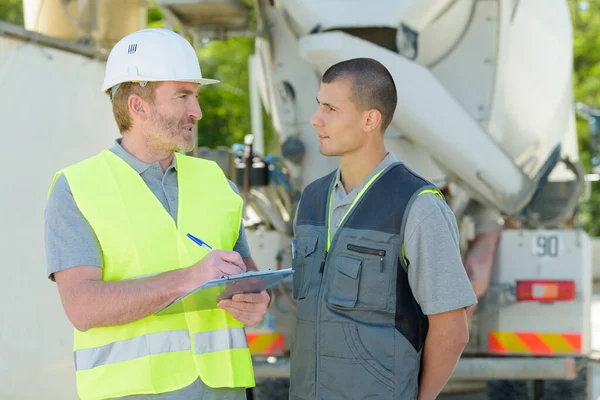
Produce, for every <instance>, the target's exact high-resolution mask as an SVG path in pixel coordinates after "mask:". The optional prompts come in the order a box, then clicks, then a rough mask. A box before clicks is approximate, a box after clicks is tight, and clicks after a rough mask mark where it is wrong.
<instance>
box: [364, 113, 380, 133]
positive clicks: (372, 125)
mask: <svg viewBox="0 0 600 400" xmlns="http://www.w3.org/2000/svg"><path fill="white" fill-rule="evenodd" d="M379 126H381V113H380V112H379V111H378V110H376V109H372V110H369V111H366V119H365V124H364V127H363V129H364V130H365V132H372V131H375V130H377V129H378V128H379Z"/></svg>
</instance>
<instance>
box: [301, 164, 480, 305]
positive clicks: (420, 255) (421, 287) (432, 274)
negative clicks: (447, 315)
mask: <svg viewBox="0 0 600 400" xmlns="http://www.w3.org/2000/svg"><path fill="white" fill-rule="evenodd" d="M395 162H398V160H397V159H396V157H395V156H394V154H392V153H388V154H387V155H386V157H385V158H384V159H383V160H382V161H381V163H380V164H379V165H378V166H377V167H376V168H375V169H374V170H373V172H372V173H371V174H370V175H369V176H367V178H366V179H365V180H364V181H363V183H362V184H361V185H360V186H358V187H357V188H355V189H354V190H352V191H351V192H350V193H346V190H345V189H344V185H343V183H342V181H341V176H340V170H339V168H338V170H337V174H336V179H335V182H334V188H333V195H332V204H331V207H332V213H331V238H332V239H333V237H334V235H335V233H336V232H337V229H338V227H339V226H340V221H341V220H342V218H343V216H344V215H345V214H346V212H347V211H348V209H349V208H350V206H351V205H352V202H353V201H354V200H355V199H356V196H357V195H358V193H359V192H360V191H361V190H362V189H363V188H364V186H365V185H366V183H367V182H369V181H370V180H371V178H373V177H374V176H375V175H376V174H377V173H379V172H380V171H382V170H383V169H385V168H387V167H389V166H390V165H391V164H393V163H395ZM367 190H368V189H367ZM295 222H296V221H294V231H295V227H296V223H295ZM404 250H405V255H406V258H407V259H408V260H409V261H410V268H409V269H408V283H409V285H410V287H411V290H412V293H413V296H414V297H415V299H416V300H417V302H418V303H419V305H420V306H421V310H422V311H423V313H424V314H425V315H430V314H438V313H442V312H446V311H451V310H455V309H458V308H464V307H469V306H472V305H474V304H477V297H476V296H475V292H474V291H473V287H472V286H471V282H470V281H469V278H468V277H467V273H466V271H465V268H464V266H463V263H462V258H461V255H460V249H459V240H458V227H457V224H456V217H455V216H454V213H453V212H452V210H451V209H450V207H448V204H446V202H445V201H444V200H443V199H441V198H440V197H439V196H437V195H435V194H433V193H431V194H430V193H425V194H423V195H421V196H418V197H417V199H416V200H415V201H414V203H413V204H412V206H411V208H410V210H409V212H408V216H407V220H406V227H405V233H404Z"/></svg>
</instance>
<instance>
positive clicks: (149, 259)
mask: <svg viewBox="0 0 600 400" xmlns="http://www.w3.org/2000/svg"><path fill="white" fill-rule="evenodd" d="M175 157H176V169H177V182H178V191H179V207H178V216H177V221H174V220H173V218H172V217H171V216H170V215H169V213H168V212H167V210H165V208H164V206H162V204H161V203H160V201H158V200H157V199H156V197H155V196H154V194H153V193H152V192H151V191H150V190H149V188H148V186H147V185H146V184H145V182H144V181H143V179H142V178H141V177H140V175H139V174H138V173H136V172H135V171H134V170H133V169H132V168H131V167H130V166H129V165H128V164H127V163H125V162H124V161H123V160H122V159H121V158H119V157H118V156H116V155H115V154H114V153H112V152H109V151H104V152H102V153H100V154H99V155H97V156H95V157H92V158H90V159H88V160H85V161H83V162H81V163H79V164H76V165H74V166H71V167H68V168H66V169H65V170H64V171H62V172H63V173H64V175H65V178H66V179H67V181H68V183H69V186H70V188H71V192H72V193H73V198H74V200H75V202H76V204H77V206H78V208H79V210H80V211H81V213H82V214H83V216H84V217H85V219H86V220H87V221H88V222H89V224H90V226H91V227H92V229H93V230H94V233H95V234H96V237H97V239H98V243H99V244H100V247H101V249H102V258H103V268H102V275H103V276H102V277H103V280H104V281H119V280H130V279H136V278H140V277H144V276H151V275H155V274H160V273H164V272H168V271H170V270H175V269H179V268H185V267H189V266H190V265H193V264H195V263H197V262H198V261H200V260H201V259H202V258H203V257H205V256H206V255H207V254H208V251H207V250H205V249H203V248H201V247H200V246H197V245H196V244H195V243H193V242H192V241H190V240H189V239H188V238H187V237H186V234H187V233H192V234H193V235H195V236H197V237H200V238H202V240H204V241H205V242H207V243H210V245H211V246H212V247H213V248H214V249H222V250H232V249H233V247H234V245H235V243H236V241H237V239H238V232H239V227H240V223H241V212H242V199H241V198H240V197H239V196H238V195H237V194H235V192H233V190H232V189H231V187H230V186H229V183H228V182H227V179H226V177H225V176H224V174H223V172H222V171H221V170H220V168H219V167H218V165H217V164H216V163H214V162H212V161H206V160H201V159H196V158H191V157H186V156H183V155H181V154H175ZM199 182H201V184H199ZM215 227H218V229H215ZM243 327H244V325H243V324H242V323H241V322H239V321H237V320H236V319H235V318H233V317H232V316H231V315H230V314H228V313H227V312H226V311H224V310H221V309H208V310H204V311H197V312H187V313H181V314H173V315H166V316H155V315H149V316H147V317H145V318H142V319H140V320H137V321H134V322H130V323H127V324H122V325H118V326H111V327H98V328H93V329H90V330H88V331H86V332H80V331H77V330H75V331H74V352H75V354H74V356H75V363H76V376H77V392H78V394H79V397H80V398H82V399H84V400H85V399H103V398H113V397H125V396H129V395H135V394H157V393H165V392H170V391H174V390H177V389H180V388H182V387H185V386H188V385H189V384H191V383H192V382H193V381H195V380H196V379H198V377H200V379H201V380H202V381H203V382H204V383H205V384H206V385H207V386H209V387H213V388H218V387H230V388H245V387H252V386H254V374H253V368H252V358H251V356H250V351H249V349H248V347H247V343H246V338H245V334H244V329H243Z"/></svg>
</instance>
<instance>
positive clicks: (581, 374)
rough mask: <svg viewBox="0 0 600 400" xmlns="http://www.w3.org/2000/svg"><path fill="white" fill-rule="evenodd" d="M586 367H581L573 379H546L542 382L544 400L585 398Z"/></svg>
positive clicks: (583, 399) (584, 399) (580, 399)
mask: <svg viewBox="0 0 600 400" xmlns="http://www.w3.org/2000/svg"><path fill="white" fill-rule="evenodd" d="M587 388H588V368H587V367H583V368H581V369H580V370H579V371H578V372H577V377H576V378H575V379H573V380H569V381H565V380H548V381H545V382H544V397H543V399H544V400H562V399H569V400H587V398H588V397H587V392H588V390H587Z"/></svg>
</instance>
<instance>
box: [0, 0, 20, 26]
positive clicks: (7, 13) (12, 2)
mask: <svg viewBox="0 0 600 400" xmlns="http://www.w3.org/2000/svg"><path fill="white" fill-rule="evenodd" d="M0 21H6V22H10V23H11V24H15V25H23V0H0Z"/></svg>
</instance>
